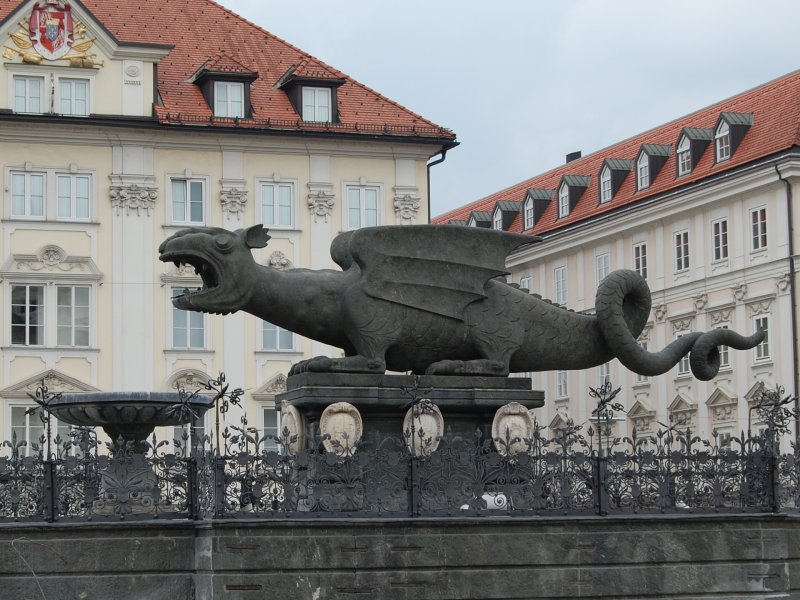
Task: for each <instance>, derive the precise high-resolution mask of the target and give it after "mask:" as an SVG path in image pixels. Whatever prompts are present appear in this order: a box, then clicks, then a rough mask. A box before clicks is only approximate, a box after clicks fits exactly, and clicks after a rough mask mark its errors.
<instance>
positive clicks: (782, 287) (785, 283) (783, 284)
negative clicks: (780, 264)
mask: <svg viewBox="0 0 800 600" xmlns="http://www.w3.org/2000/svg"><path fill="white" fill-rule="evenodd" d="M775 285H776V286H778V291H779V292H781V293H783V292H786V291H787V290H788V289H789V273H784V274H783V275H781V276H780V277H778V278H776V280H775Z"/></svg>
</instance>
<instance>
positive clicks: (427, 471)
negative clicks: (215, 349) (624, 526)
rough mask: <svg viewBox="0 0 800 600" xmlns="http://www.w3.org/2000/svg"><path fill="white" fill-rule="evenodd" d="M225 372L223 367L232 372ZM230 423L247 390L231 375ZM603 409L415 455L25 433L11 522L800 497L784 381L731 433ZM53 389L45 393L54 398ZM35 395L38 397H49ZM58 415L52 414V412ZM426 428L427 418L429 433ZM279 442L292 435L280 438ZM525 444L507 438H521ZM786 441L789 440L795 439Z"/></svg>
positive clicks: (8, 462)
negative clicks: (588, 416)
mask: <svg viewBox="0 0 800 600" xmlns="http://www.w3.org/2000/svg"><path fill="white" fill-rule="evenodd" d="M222 381H223V383H224V380H222ZM216 391H217V393H218V396H219V402H218V405H217V406H218V410H217V419H216V421H217V424H219V423H220V422H221V414H222V413H223V412H224V410H226V409H227V407H228V405H229V404H231V403H232V404H236V403H237V402H238V398H239V396H240V395H241V394H238V395H237V392H239V390H234V392H232V393H227V388H224V389H221V388H220V389H216ZM592 394H593V395H594V396H595V398H596V399H597V403H598V404H597V406H598V408H597V410H596V411H595V413H594V415H593V424H592V425H589V426H586V425H575V424H572V423H571V424H569V426H567V427H565V428H564V429H562V430H561V431H560V432H558V434H557V435H555V436H554V437H548V436H546V435H544V433H543V432H544V431H545V428H544V427H540V426H536V427H535V432H534V434H533V436H532V437H531V438H530V439H524V440H520V439H518V438H514V439H505V440H494V439H490V438H485V437H483V436H481V435H479V434H476V436H475V437H474V438H473V439H465V438H458V437H452V436H449V437H447V436H446V437H444V438H442V439H440V440H438V442H439V443H438V447H437V448H436V450H434V451H432V452H425V453H423V454H422V455H414V453H412V452H410V451H409V449H408V447H407V445H406V440H405V438H404V437H403V436H398V437H397V438H387V439H385V440H383V441H382V443H381V444H380V446H379V447H372V448H370V447H353V448H340V449H339V450H340V451H339V452H325V451H324V450H322V444H321V441H322V440H320V439H316V440H312V441H311V443H310V444H309V445H308V447H309V448H310V449H309V450H304V451H300V452H297V453H295V454H290V453H289V452H288V448H289V446H290V444H289V442H291V441H292V440H289V439H287V437H288V432H284V436H282V439H280V440H275V439H273V438H271V437H270V436H262V435H260V434H259V432H258V431H257V430H256V429H255V428H252V427H249V426H248V424H247V421H246V419H245V418H242V422H241V424H240V426H229V427H225V428H219V427H218V428H216V429H215V431H214V433H213V435H211V436H205V437H204V438H203V439H202V440H194V441H191V440H190V439H188V436H187V435H184V436H183V437H182V438H181V439H178V440H173V441H172V442H169V443H167V442H166V441H159V440H158V439H156V438H155V437H153V438H152V439H151V440H150V441H149V442H148V443H147V444H146V448H142V447H140V446H137V447H136V448H133V447H132V446H130V445H126V444H123V443H116V444H108V445H107V447H104V445H103V444H100V443H98V441H97V438H96V436H95V435H94V432H93V431H92V430H75V431H73V432H72V435H71V437H70V439H68V440H63V439H59V438H55V440H53V441H52V442H49V441H48V440H50V438H49V437H47V438H46V437H45V436H42V439H41V440H40V443H34V444H31V445H30V446H28V445H27V444H26V443H25V442H21V441H19V440H17V439H15V438H13V437H12V440H11V441H8V442H4V443H3V448H4V450H5V454H4V455H3V456H0V522H10V521H34V522H35V521H87V520H94V521H98V520H119V519H128V520H130V519H152V518H168V519H211V518H215V519H242V518H290V519H291V518H342V517H344V518H356V517H392V518H396V517H418V516H423V517H426V516H436V517H448V516H449V517H460V516H468V515H504V516H516V515H519V516H534V515H553V516H556V515H559V516H563V515H612V514H632V513H678V514H686V513H714V512H728V513H743V512H795V511H797V510H798V507H800V497H799V496H800V449H798V446H797V444H796V443H795V441H794V440H790V439H788V438H789V437H793V436H792V434H791V433H790V427H789V424H790V422H791V421H792V420H793V419H795V418H796V414H795V412H794V410H793V409H791V408H790V406H791V403H792V400H793V399H790V398H784V397H783V394H782V390H780V389H778V390H775V391H769V390H765V391H763V392H762V393H761V394H760V396H759V397H758V398H756V402H755V403H754V407H753V410H755V411H757V412H758V418H759V420H760V422H761V423H763V424H764V425H765V429H764V430H763V431H762V433H760V434H758V435H751V434H744V433H743V434H742V435H741V436H739V437H736V438H731V439H730V440H729V441H727V440H726V442H725V443H724V444H723V443H722V442H721V441H720V438H718V436H716V435H714V436H713V439H711V440H703V439H700V438H699V437H697V436H695V435H694V434H693V433H692V431H691V430H690V429H689V428H686V427H683V426H682V425H681V424H664V425H663V426H662V428H661V429H660V430H659V431H658V432H656V433H653V434H648V435H639V434H636V433H634V434H633V435H632V436H630V437H612V436H611V435H610V434H609V428H608V427H607V425H608V424H609V423H611V422H612V420H613V419H614V418H615V414H616V413H617V412H619V411H620V410H622V406H621V405H619V404H615V403H614V402H613V400H614V396H615V395H616V391H615V390H612V389H611V387H610V386H605V387H603V388H599V389H597V390H592ZM42 402H46V400H42ZM34 410H36V409H34ZM43 421H45V425H47V426H48V429H49V423H48V422H47V419H46V417H45V418H43ZM418 433H419V435H421V436H424V432H422V431H420V432H418ZM276 441H277V442H279V443H280V445H281V447H282V450H281V451H275V450H273V449H272V448H274V446H275V442H276ZM521 447H522V448H523V449H522V451H518V452H517V453H516V454H513V453H510V452H507V451H506V449H509V448H514V449H520V448H521ZM781 448H784V451H781Z"/></svg>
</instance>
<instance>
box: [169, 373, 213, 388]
mask: <svg viewBox="0 0 800 600" xmlns="http://www.w3.org/2000/svg"><path fill="white" fill-rule="evenodd" d="M209 379H210V378H209V376H208V375H206V374H205V373H203V372H202V371H193V370H192V371H183V372H180V373H177V374H176V375H174V376H173V378H172V385H171V386H170V387H171V388H172V389H173V390H185V391H186V392H188V393H192V392H195V391H198V390H203V389H205V387H206V383H208V380H209Z"/></svg>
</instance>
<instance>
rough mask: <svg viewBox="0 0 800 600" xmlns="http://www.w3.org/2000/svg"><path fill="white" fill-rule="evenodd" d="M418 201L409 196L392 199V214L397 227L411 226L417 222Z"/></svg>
mask: <svg viewBox="0 0 800 600" xmlns="http://www.w3.org/2000/svg"><path fill="white" fill-rule="evenodd" d="M419 205H420V199H419V198H417V197H414V196H412V195H410V194H405V195H404V196H396V197H395V199H394V214H395V216H396V218H397V224H398V225H413V224H414V223H416V221H417V213H418V212H419Z"/></svg>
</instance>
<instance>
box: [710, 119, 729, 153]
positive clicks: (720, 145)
mask: <svg viewBox="0 0 800 600" xmlns="http://www.w3.org/2000/svg"><path fill="white" fill-rule="evenodd" d="M714 146H715V147H716V149H717V162H722V161H723V160H728V159H729V158H730V157H731V128H730V127H729V126H728V124H727V123H726V122H725V121H720V123H719V126H718V127H717V132H716V133H715V134H714Z"/></svg>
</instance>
